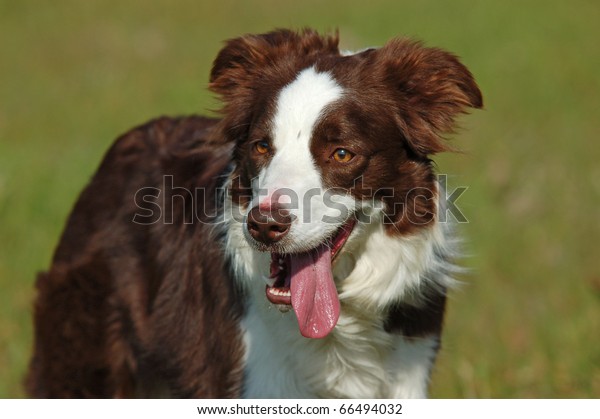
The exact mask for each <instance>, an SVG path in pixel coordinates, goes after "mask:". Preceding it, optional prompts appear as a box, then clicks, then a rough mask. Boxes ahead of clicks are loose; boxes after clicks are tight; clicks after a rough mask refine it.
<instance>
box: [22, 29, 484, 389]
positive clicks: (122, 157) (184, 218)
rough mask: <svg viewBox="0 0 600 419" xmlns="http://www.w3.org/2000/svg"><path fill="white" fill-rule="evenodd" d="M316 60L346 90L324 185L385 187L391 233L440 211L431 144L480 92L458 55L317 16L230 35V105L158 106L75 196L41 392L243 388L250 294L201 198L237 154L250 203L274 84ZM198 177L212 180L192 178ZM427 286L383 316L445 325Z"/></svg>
mask: <svg viewBox="0 0 600 419" xmlns="http://www.w3.org/2000/svg"><path fill="white" fill-rule="evenodd" d="M310 66H315V67H316V68H317V70H319V71H328V72H330V73H331V74H332V75H333V76H334V77H335V79H336V81H337V82H338V83H340V84H341V85H342V86H343V88H344V91H345V95H344V97H343V99H342V100H340V101H338V102H337V103H336V104H335V105H334V106H333V107H331V109H328V111H327V113H326V115H327V117H325V118H323V120H321V121H320V122H319V123H318V125H317V126H316V128H315V131H314V133H313V139H312V143H311V151H312V153H313V156H314V157H315V162H316V164H317V165H318V167H319V168H320V169H321V172H322V177H323V180H324V184H325V185H326V186H328V187H339V188H344V189H348V190H350V192H351V193H352V194H353V195H354V196H355V197H356V198H358V199H370V198H372V197H375V198H377V199H382V200H383V201H384V202H385V204H386V214H387V218H388V220H387V221H388V222H389V225H388V229H387V231H388V233H389V234H390V235H406V234H410V233H412V232H414V231H416V230H418V229H420V228H422V227H423V226H425V225H427V224H429V223H430V222H431V221H432V220H433V217H435V204H434V199H432V198H433V197H434V194H435V176H434V171H433V168H432V163H431V161H430V159H429V157H430V156H431V155H432V154H435V153H437V152H441V151H445V150H448V149H449V147H448V145H447V144H446V143H445V141H444V140H443V137H442V136H443V135H444V134H446V133H448V132H450V131H451V130H452V127H453V125H454V119H455V118H456V116H457V115H458V114H460V113H461V112H464V111H465V110H466V109H467V108H468V107H481V106H482V99H481V93H480V91H479V89H478V87H477V85H476V84H475V82H474V80H473V77H472V75H471V74H470V73H469V71H468V70H467V69H466V68H465V67H464V66H463V65H462V64H461V63H460V62H459V61H458V60H457V58H456V57H455V56H453V55H451V54H449V53H447V52H445V51H442V50H439V49H434V48H426V47H423V46H422V45H421V44H419V43H415V42H412V41H409V40H405V39H397V40H392V41H391V42H389V43H388V44H386V45H385V46H384V47H382V48H380V49H377V50H375V49H371V50H366V51H364V52H362V53H359V54H355V55H352V56H342V55H340V53H339V51H338V38H337V35H335V36H321V35H319V34H317V33H316V32H314V31H312V30H309V29H306V30H304V31H301V32H293V31H288V30H279V31H275V32H271V33H268V34H264V35H248V36H244V37H241V38H237V39H234V40H231V41H228V42H227V44H226V46H225V47H224V48H223V50H222V51H221V52H220V53H219V55H218V57H217V58H216V60H215V62H214V65H213V68H212V73H211V78H210V81H211V89H212V90H213V91H214V92H216V93H218V94H219V95H220V96H221V97H222V99H223V101H224V107H223V109H222V114H223V117H222V119H220V120H212V119H207V118H201V117H189V118H179V119H170V118H161V119H158V120H155V121H152V122H150V123H148V124H146V125H144V126H142V127H139V128H137V129H134V130H132V131H131V132H129V133H127V134H125V135H124V136H122V137H121V138H120V139H119V140H118V141H117V142H116V143H115V144H114V145H113V147H112V148H111V149H110V150H109V152H108V153H107V155H106V157H105V159H104V161H103V163H102V165H101V166H100V168H99V170H98V172H97V173H96V175H95V176H94V178H93V179H92V181H91V182H90V185H89V186H88V187H87V188H86V189H85V191H84V192H83V193H82V195H81V197H80V198H79V200H78V202H77V204H76V205H75V208H74V210H73V212H72V214H71V216H70V218H69V221H68V223H67V226H66V228H65V231H64V233H63V236H62V238H61V242H60V244H59V246H58V248H57V250H56V253H55V256H54V260H53V263H52V267H51V269H50V270H49V272H47V273H43V274H40V276H39V278H38V281H37V288H38V297H37V300H36V303H35V348H34V356H33V359H32V362H31V366H30V370H29V374H28V378H27V390H28V393H29V394H30V395H31V396H34V397H133V396H147V397H148V396H156V395H160V391H161V390H162V387H164V388H166V389H168V390H169V392H170V394H171V395H174V396H187V397H237V396H239V395H240V394H241V393H240V392H241V382H242V373H243V365H242V357H243V345H242V342H241V335H240V332H239V327H238V323H239V319H240V316H242V314H243V310H244V307H243V304H242V299H241V298H240V295H238V293H237V292H236V289H235V287H234V285H233V279H232V276H231V273H230V272H229V270H228V266H227V262H226V261H225V260H224V257H223V252H222V248H221V246H222V243H221V238H220V237H218V236H217V235H216V233H215V230H214V229H213V228H212V226H211V224H212V223H213V222H214V221H215V220H214V218H213V217H215V216H218V208H217V206H218V202H217V200H213V199H204V198H205V197H207V198H211V197H212V196H213V195H214V193H215V189H216V188H218V187H219V186H221V185H222V182H223V181H224V179H223V175H224V174H225V173H226V172H227V168H228V166H229V165H230V163H231V162H232V161H233V163H235V169H234V172H233V176H232V178H233V184H232V185H231V188H230V189H231V190H230V192H231V197H232V199H233V201H234V202H236V203H238V204H241V205H242V206H244V205H245V204H246V203H247V202H249V199H250V182H251V180H252V178H253V177H255V176H256V175H257V173H258V171H259V170H260V168H261V167H263V166H264V165H265V164H267V163H268V161H269V158H270V155H257V154H256V153H253V152H252V147H253V145H254V143H255V141H256V140H267V141H268V140H269V138H268V132H269V127H268V121H269V120H270V118H271V117H272V115H273V113H274V109H273V106H274V105H273V104H274V101H275V98H276V95H277V93H278V92H279V91H280V90H281V88H283V87H284V86H285V85H286V84H288V83H290V82H291V81H292V80H293V79H294V78H295V77H296V75H297V73H298V72H299V71H300V70H302V69H305V68H307V67H310ZM339 144H342V145H344V147H350V148H351V149H352V150H353V151H355V152H356V157H355V158H354V159H353V160H352V161H351V162H350V163H347V164H339V163H336V162H334V161H333V160H332V159H331V155H332V153H333V151H334V150H335V149H336V147H337V146H338V145H339ZM164 176H170V177H169V178H168V182H172V184H171V183H168V182H167V183H165V177H164ZM357 178H360V179H361V180H360V182H359V183H356V179H357ZM382 187H385V188H393V190H394V196H387V195H385V194H384V192H382V190H381V188H382ZM143 188H154V189H149V190H150V193H149V196H150V197H154V200H153V201H147V200H140V199H138V195H136V193H137V192H138V191H139V190H140V189H143ZM197 188H203V190H204V191H205V193H204V194H201V195H194V194H193V193H191V192H190V191H194V190H196V189H197ZM147 197H148V195H147ZM207 203H208V204H207ZM157 210H158V211H157ZM134 221H135V222H134ZM198 221H200V222H198ZM430 297H431V298H430V299H429V300H428V302H427V304H426V305H425V306H424V307H420V308H416V307H412V306H409V305H406V304H400V303H399V304H398V305H395V306H393V307H391V308H389V313H388V315H387V321H386V322H385V324H384V325H383V326H384V328H385V330H387V331H388V332H390V333H403V334H405V335H406V336H425V335H430V334H434V335H438V334H439V333H440V331H441V325H442V319H443V311H444V304H445V297H444V295H443V293H439V292H438V293H434V295H431V296H430ZM156 383H158V384H156Z"/></svg>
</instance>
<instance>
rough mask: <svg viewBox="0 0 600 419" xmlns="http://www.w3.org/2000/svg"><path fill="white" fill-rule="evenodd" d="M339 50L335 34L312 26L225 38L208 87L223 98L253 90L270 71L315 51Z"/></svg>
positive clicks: (290, 65) (292, 64) (284, 67)
mask: <svg viewBox="0 0 600 419" xmlns="http://www.w3.org/2000/svg"><path fill="white" fill-rule="evenodd" d="M324 52H328V53H336V54H337V53H339V52H338V36H337V34H335V35H333V36H321V35H319V34H318V33H317V32H316V31H314V30H312V29H304V30H302V31H299V32H295V31H291V30H288V29H278V30H275V31H273V32H269V33H266V34H261V35H246V36H243V37H240V38H235V39H231V40H229V41H227V43H226V45H225V47H224V48H223V49H222V50H221V51H220V52H219V54H218V55H217V58H216V59H215V61H214V63H213V67H212V71H211V73H210V89H211V90H212V91H213V92H215V93H217V94H219V95H221V96H222V98H223V99H224V100H225V101H226V102H229V101H232V100H235V99H236V98H237V97H240V96H244V93H253V90H254V89H253V87H254V86H255V85H256V83H260V82H261V81H264V80H265V79H266V78H268V77H269V75H273V76H277V74H278V73H279V72H281V71H286V70H292V69H293V68H294V67H295V66H296V65H297V64H299V62H301V61H307V62H308V61H309V60H311V58H312V57H314V56H316V55H317V54H322V53H324Z"/></svg>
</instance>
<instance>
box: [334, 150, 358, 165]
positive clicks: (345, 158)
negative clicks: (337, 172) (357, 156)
mask: <svg viewBox="0 0 600 419" xmlns="http://www.w3.org/2000/svg"><path fill="white" fill-rule="evenodd" d="M333 158H334V159H335V161H337V162H338V163H348V162H349V161H350V160H352V159H353V158H354V154H352V153H351V152H349V151H348V150H346V149H345V148H338V149H337V150H335V151H334V152H333Z"/></svg>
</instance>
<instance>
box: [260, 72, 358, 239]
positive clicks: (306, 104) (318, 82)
mask: <svg viewBox="0 0 600 419" xmlns="http://www.w3.org/2000/svg"><path fill="white" fill-rule="evenodd" d="M343 93H344V90H343V88H342V87H341V86H340V85H339V84H337V83H336V81H335V80H334V79H333V77H332V76H331V74H329V73H326V72H322V73H320V72H317V71H316V70H315V69H314V68H313V67H311V68H307V69H305V70H303V71H301V72H300V73H299V74H298V76H297V77H296V79H295V80H294V81H293V82H292V83H290V84H288V85H287V86H285V87H284V88H283V89H282V90H281V92H280V93H279V96H278V97H277V102H276V108H275V115H274V117H273V120H272V123H271V138H272V141H273V148H274V150H275V154H274V155H273V158H272V159H271V161H270V162H269V164H268V165H267V166H266V167H265V168H263V169H262V170H261V172H260V173H259V177H258V182H257V183H256V184H255V185H254V186H255V187H258V188H259V190H258V191H257V190H256V189H255V191H254V193H255V195H254V201H253V203H252V205H251V206H250V207H253V206H255V205H263V206H266V205H270V203H272V202H278V203H281V204H289V209H290V212H291V213H292V214H293V215H295V216H296V217H295V220H296V221H295V223H294V225H293V226H292V228H291V230H290V233H289V238H290V239H291V241H292V242H294V243H297V244H298V246H306V247H309V248H312V247H315V246H317V245H318V244H319V243H320V242H322V241H323V240H324V238H325V237H326V236H327V235H331V233H332V232H333V231H335V230H337V228H339V224H338V223H341V222H343V221H345V219H346V218H347V216H348V215H347V213H346V214H343V212H341V211H340V210H339V205H338V206H337V208H338V209H336V208H334V207H333V206H332V205H331V204H327V203H326V202H325V201H324V195H323V194H324V193H325V191H324V188H323V182H322V180H321V171H320V169H319V168H318V167H317V165H316V164H315V160H314V157H313V155H312V153H311V151H310V141H311V138H312V135H313V131H314V128H315V125H316V124H317V123H318V122H319V120H320V119H321V118H323V117H324V116H326V112H327V107H328V106H329V105H331V104H332V103H334V102H335V101H337V100H338V99H340V98H341V97H342V95H343ZM257 192H258V193H257ZM339 201H340V200H339V199H338V200H336V202H339ZM342 201H343V199H342ZM347 201H348V202H345V203H346V204H347V206H348V207H350V206H353V205H354V201H353V200H352V199H349V200H347ZM332 220H333V221H332ZM307 238H311V240H307Z"/></svg>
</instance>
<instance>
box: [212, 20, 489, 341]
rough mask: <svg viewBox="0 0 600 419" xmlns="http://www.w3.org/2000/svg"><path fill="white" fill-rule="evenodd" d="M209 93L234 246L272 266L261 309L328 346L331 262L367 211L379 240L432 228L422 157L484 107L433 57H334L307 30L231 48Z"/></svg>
mask: <svg viewBox="0 0 600 419" xmlns="http://www.w3.org/2000/svg"><path fill="white" fill-rule="evenodd" d="M211 89H212V90H213V91H214V92H216V93H218V94H219V95H221V97H222V99H223V101H224V104H225V106H224V108H223V116H224V118H223V120H222V122H221V123H222V125H221V127H222V132H223V135H224V136H225V137H226V138H227V140H228V141H230V142H232V143H234V144H235V148H234V150H235V152H234V164H235V168H234V171H233V173H232V178H231V179H232V184H231V185H232V186H231V194H232V200H233V203H234V204H235V205H236V206H237V207H238V208H241V210H242V212H243V216H244V217H243V218H244V221H243V222H244V226H243V231H244V235H245V238H246V240H247V242H248V243H249V245H250V246H252V247H253V248H254V249H256V250H257V251H261V252H270V253H271V266H270V278H269V279H268V286H267V298H269V300H270V301H271V302H273V303H275V304H279V305H282V306H287V305H290V304H291V305H292V306H293V308H294V310H295V312H296V315H297V317H298V321H299V324H300V329H301V331H302V334H303V335H305V336H309V337H322V336H325V335H326V334H327V333H329V331H331V329H332V328H333V326H335V322H336V321H337V316H338V315H339V302H338V299H337V293H336V287H335V284H334V281H333V278H332V273H331V264H332V260H333V259H334V258H335V257H336V255H337V253H338V252H339V251H340V249H341V248H342V246H343V245H344V243H345V241H346V240H347V239H348V237H349V236H350V235H351V234H352V231H353V228H354V226H355V225H356V224H357V222H358V223H360V222H364V220H362V219H360V217H359V213H361V211H363V210H364V209H365V208H373V207H377V208H378V210H379V211H380V212H381V219H382V220H386V221H387V225H386V232H387V234H389V235H407V234H411V233H414V232H415V231H416V230H418V229H422V228H426V227H427V226H428V225H430V224H431V223H432V222H433V220H434V218H435V214H436V200H435V194H436V191H437V188H436V185H435V177H434V172H433V169H432V165H431V160H430V157H431V155H433V154H435V153H438V152H441V151H445V150H448V149H449V146H448V145H447V144H446V143H445V141H444V139H443V138H442V135H443V134H445V133H448V132H450V131H451V130H452V128H453V125H454V120H455V117H456V116H457V115H458V114H460V113H462V112H465V110H466V109H467V108H469V107H477V108H478V107H481V106H482V98H481V93H480V91H479V89H478V87H477V85H476V84H475V81H474V80H473V77H472V75H471V73H470V72H469V71H468V70H467V68H466V67H465V66H464V65H462V64H461V63H460V62H459V61H458V59H457V58H456V57H455V56H454V55H452V54H450V53H447V52H445V51H443V50H440V49H435V48H426V47H424V46H422V45H421V44H420V43H417V42H413V41H410V40H407V39H394V40H392V41H390V42H388V43H387V44H386V45H385V46H383V47H381V48H378V49H367V50H364V51H362V52H359V53H356V54H351V55H350V54H342V53H340V51H339V49H338V38H337V36H321V35H319V34H317V33H316V32H314V31H312V30H304V31H302V32H293V31H288V30H278V31H275V32H271V33H267V34H264V35H248V36H244V37H241V38H237V39H233V40H231V41H229V42H228V43H227V45H226V46H225V48H223V49H222V50H221V52H220V53H219V55H218V57H217V58H216V60H215V62H214V66H213V69H212V73H211ZM357 220H358V221H357Z"/></svg>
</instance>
